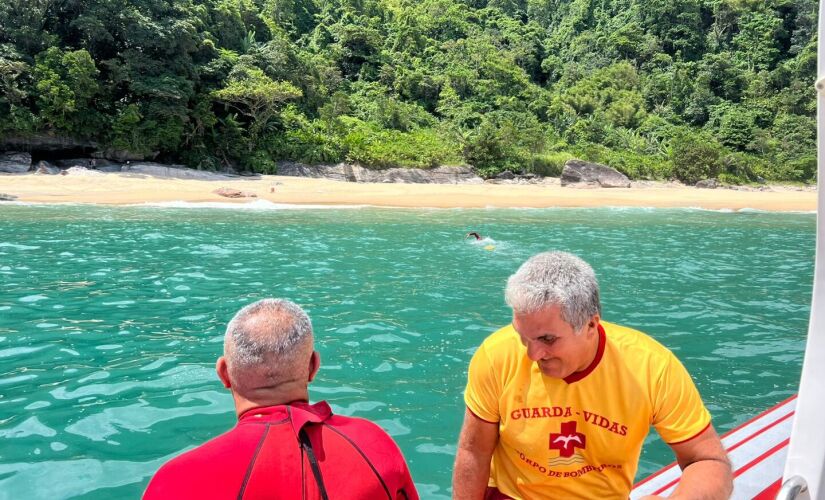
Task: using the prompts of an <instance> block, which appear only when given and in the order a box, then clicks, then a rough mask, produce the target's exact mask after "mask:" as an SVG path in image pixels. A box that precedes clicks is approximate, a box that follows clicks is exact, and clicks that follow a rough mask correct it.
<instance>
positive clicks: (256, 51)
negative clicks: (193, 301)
mask: <svg viewBox="0 0 825 500" xmlns="http://www.w3.org/2000/svg"><path fill="white" fill-rule="evenodd" d="M815 27H816V2H815V1H813V0H760V1H754V0H644V1H642V0H541V1H538V0H416V1H410V0H327V1H323V2H321V1H320V0H304V1H300V2H299V1H295V0H198V1H195V0H6V1H4V2H0V136H3V135H15V136H20V135H26V134H41V133H49V134H54V135H61V136H67V137H72V138H77V139H88V140H94V141H95V142H96V143H98V144H101V145H103V146H105V147H107V148H112V149H117V150H127V151H132V152H134V153H137V154H141V155H145V156H147V157H149V156H151V157H154V158H157V159H160V160H168V161H173V162H185V163H187V164H189V165H190V166H194V167H199V168H206V169H217V168H221V167H222V166H225V165H229V164H235V165H239V166H241V167H242V168H245V169H249V170H254V171H259V172H274V170H275V161H277V160H296V161H303V162H309V163H319V162H337V161H351V162H358V163H361V164H363V165H365V166H371V167H387V166H409V167H424V168H427V167H432V166H435V165H439V164H461V163H468V164H472V165H473V166H475V168H476V169H477V170H478V172H479V173H481V174H482V175H485V176H492V175H495V174H497V173H498V172H500V171H502V170H511V171H514V172H535V173H540V174H545V175H558V174H559V173H560V171H561V166H562V165H563V163H564V161H565V160H566V159H569V158H571V157H577V158H581V159H583V160H588V161H595V162H600V163H605V164H608V165H610V166H613V167H614V168H617V169H618V170H620V171H621V172H623V173H625V174H626V175H628V176H629V177H631V178H636V179H640V178H642V179H662V178H677V179H680V180H683V181H685V182H695V181H696V180H699V179H703V178H708V177H718V178H720V179H722V180H724V181H727V182H737V183H738V182H749V181H756V180H760V179H766V180H792V181H803V182H805V181H810V180H812V179H813V178H814V176H815V174H816V161H815V151H814V150H815V120H814V107H815V101H814V92H813V90H812V84H813V81H814V78H815V69H816V51H815V43H816V40H815V37H814V33H815Z"/></svg>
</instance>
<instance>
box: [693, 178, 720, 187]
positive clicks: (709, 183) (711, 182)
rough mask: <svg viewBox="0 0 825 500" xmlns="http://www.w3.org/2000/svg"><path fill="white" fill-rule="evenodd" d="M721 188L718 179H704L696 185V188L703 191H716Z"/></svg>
mask: <svg viewBox="0 0 825 500" xmlns="http://www.w3.org/2000/svg"><path fill="white" fill-rule="evenodd" d="M720 186H721V184H720V183H719V181H717V180H716V179H702V180H701V181H699V182H697V183H696V187H698V188H701V189H716V188H718V187H720Z"/></svg>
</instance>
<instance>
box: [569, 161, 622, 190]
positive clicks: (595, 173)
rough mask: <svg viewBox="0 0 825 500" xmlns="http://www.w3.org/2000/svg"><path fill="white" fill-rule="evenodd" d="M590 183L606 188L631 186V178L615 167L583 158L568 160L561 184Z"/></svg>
mask: <svg viewBox="0 0 825 500" xmlns="http://www.w3.org/2000/svg"><path fill="white" fill-rule="evenodd" d="M571 184H590V185H594V186H600V187H605V188H613V187H622V188H629V187H630V179H628V178H627V176H626V175H624V174H623V173H621V172H619V171H618V170H616V169H614V168H610V167H608V166H606V165H600V164H598V163H590V162H586V161H582V160H576V159H572V160H567V162H566V163H565V164H564V169H563V170H562V172H561V185H562V186H568V185H571Z"/></svg>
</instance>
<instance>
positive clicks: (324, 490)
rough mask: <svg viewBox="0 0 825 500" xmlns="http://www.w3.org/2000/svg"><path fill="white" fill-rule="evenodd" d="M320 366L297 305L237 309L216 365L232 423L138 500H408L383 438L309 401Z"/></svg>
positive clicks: (406, 478)
mask: <svg viewBox="0 0 825 500" xmlns="http://www.w3.org/2000/svg"><path fill="white" fill-rule="evenodd" d="M319 366H320V358H319V356H318V353H317V352H315V350H314V349H313V338H312V324H311V323H310V320H309V317H308V316H307V315H306V313H305V312H304V311H303V310H302V309H301V308H300V307H298V306H297V305H295V304H293V303H292V302H289V301H286V300H278V299H264V300H261V301H258V302H255V303H254V304H250V305H248V306H246V307H244V308H243V309H241V310H240V311H239V312H238V313H237V314H236V315H235V317H234V318H233V319H232V321H231V322H230V323H229V325H228V326H227V329H226V337H225V340H224V355H223V356H221V357H220V358H218V362H217V364H216V371H217V372H218V377H219V378H220V380H221V382H222V383H223V385H224V386H225V387H226V388H228V389H229V390H230V391H232V397H233V398H234V400H235V412H236V413H237V414H238V424H237V425H236V426H235V427H234V428H233V429H232V430H230V431H229V432H227V433H225V434H223V435H221V436H218V437H216V438H214V439H212V440H211V441H208V442H207V443H205V444H203V445H201V446H199V447H197V448H195V449H194V450H191V451H188V452H186V453H183V454H182V455H180V456H178V457H176V458H174V459H172V460H170V461H169V462H167V463H166V464H164V465H163V466H162V467H161V468H160V470H158V472H157V473H156V474H155V476H154V477H153V478H152V480H151V481H150V482H149V486H148V487H147V489H146V493H145V494H144V498H145V499H176V500H177V499H184V498H197V499H204V498H239V499H240V498H245V499H257V498H284V499H316V498H319V499H333V500H334V499H378V498H388V499H417V498H418V493H417V492H416V490H415V486H414V485H413V482H412V478H411V477H410V471H409V469H408V468H407V464H406V462H405V461H404V457H403V456H402V455H401V451H400V450H399V449H398V446H397V445H396V444H395V442H394V441H393V440H392V438H391V437H390V436H389V435H387V433H386V432H384V431H383V430H382V429H381V428H380V427H378V426H377V425H375V424H373V423H372V422H369V421H367V420H363V419H360V418H350V417H343V416H339V415H333V414H332V411H331V410H330V407H329V405H328V404H327V403H326V402H323V401H322V402H320V403H316V404H314V405H311V404H309V403H308V399H309V394H308V391H307V386H308V385H309V382H310V381H312V379H313V377H315V374H316V373H317V372H318V367H319Z"/></svg>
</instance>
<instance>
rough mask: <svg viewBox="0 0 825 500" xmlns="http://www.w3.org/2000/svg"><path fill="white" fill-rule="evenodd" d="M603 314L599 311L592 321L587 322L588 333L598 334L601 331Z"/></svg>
mask: <svg viewBox="0 0 825 500" xmlns="http://www.w3.org/2000/svg"><path fill="white" fill-rule="evenodd" d="M601 319H602V318H601V316H599V313H596V314H594V315H593V316H592V317H591V318H590V321H588V322H587V333H588V334H591V333H592V334H598V333H599V322H600V321H601Z"/></svg>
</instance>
